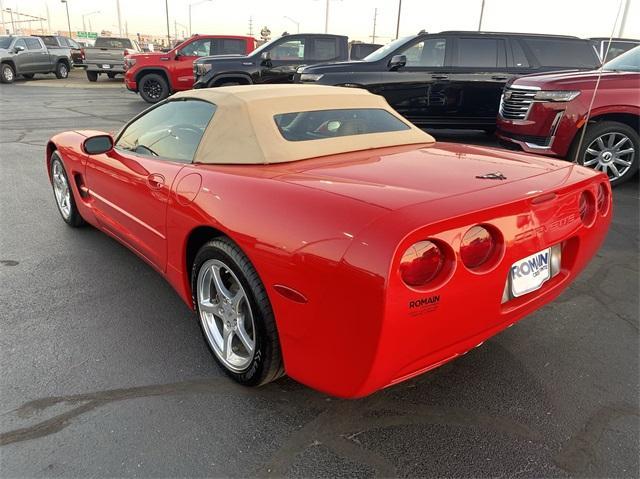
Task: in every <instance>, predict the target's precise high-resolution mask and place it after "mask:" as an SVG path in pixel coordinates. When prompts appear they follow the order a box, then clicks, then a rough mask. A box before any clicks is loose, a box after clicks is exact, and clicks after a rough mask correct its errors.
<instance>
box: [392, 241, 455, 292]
mask: <svg viewBox="0 0 640 479" xmlns="http://www.w3.org/2000/svg"><path fill="white" fill-rule="evenodd" d="M443 264H444V253H443V252H442V250H441V249H440V248H439V247H438V245H437V244H435V243H434V242H433V241H419V242H417V243H416V244H414V245H413V246H411V247H410V248H409V249H408V250H407V251H405V253H404V255H402V259H401V260H400V276H401V277H402V281H404V282H405V283H406V284H408V285H409V286H424V285H425V284H427V283H428V282H429V281H431V280H433V279H434V278H435V277H436V276H438V273H439V272H440V271H441V270H442V265H443Z"/></svg>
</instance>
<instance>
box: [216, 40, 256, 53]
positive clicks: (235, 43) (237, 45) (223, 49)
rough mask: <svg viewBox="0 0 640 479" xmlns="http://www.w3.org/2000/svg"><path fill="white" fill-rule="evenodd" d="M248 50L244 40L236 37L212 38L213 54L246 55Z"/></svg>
mask: <svg viewBox="0 0 640 479" xmlns="http://www.w3.org/2000/svg"><path fill="white" fill-rule="evenodd" d="M246 51H247V50H246V43H245V41H244V40H240V39H234V38H213V39H212V40H211V55H234V54H240V55H244V54H245V53H246Z"/></svg>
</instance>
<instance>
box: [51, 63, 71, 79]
mask: <svg viewBox="0 0 640 479" xmlns="http://www.w3.org/2000/svg"><path fill="white" fill-rule="evenodd" d="M54 73H55V74H56V78H57V79H58V80H63V79H65V78H68V77H69V65H67V64H66V63H65V62H58V63H57V64H56V71H55V72H54Z"/></svg>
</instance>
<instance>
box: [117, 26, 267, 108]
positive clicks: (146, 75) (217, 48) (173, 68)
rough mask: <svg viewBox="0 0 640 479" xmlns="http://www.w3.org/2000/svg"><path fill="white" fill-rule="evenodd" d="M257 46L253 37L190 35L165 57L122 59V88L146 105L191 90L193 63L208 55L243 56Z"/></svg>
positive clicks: (154, 55)
mask: <svg viewBox="0 0 640 479" xmlns="http://www.w3.org/2000/svg"><path fill="white" fill-rule="evenodd" d="M256 46H257V41H256V39H255V38H253V37H243V36H235V35H194V36H192V37H191V38H189V39H187V40H185V41H184V42H182V43H181V44H179V45H177V46H176V47H174V48H173V49H172V50H170V51H169V52H167V53H139V54H135V55H128V56H126V57H125V59H124V66H125V69H126V72H125V74H124V81H125V85H126V87H127V88H128V89H129V90H131V91H135V92H138V93H140V96H141V97H142V98H143V99H144V100H145V101H147V102H149V103H156V102H159V101H160V100H164V99H165V98H167V97H168V96H169V95H171V94H172V93H174V92H176V91H182V90H190V89H191V88H192V87H193V62H194V60H197V59H198V58H200V57H208V56H211V55H228V56H233V55H238V56H240V55H246V54H248V53H250V52H252V51H253V50H255V48H256Z"/></svg>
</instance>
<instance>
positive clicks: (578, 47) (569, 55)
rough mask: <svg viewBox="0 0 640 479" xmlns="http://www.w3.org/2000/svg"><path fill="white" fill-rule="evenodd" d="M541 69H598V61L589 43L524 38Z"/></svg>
mask: <svg viewBox="0 0 640 479" xmlns="http://www.w3.org/2000/svg"><path fill="white" fill-rule="evenodd" d="M522 41H523V42H524V43H525V45H526V46H528V47H529V48H530V49H531V51H532V52H533V54H534V55H535V57H536V59H537V60H538V62H539V63H540V66H543V67H564V68H567V67H569V68H598V67H599V66H600V61H599V59H598V56H597V54H596V52H595V50H594V49H593V46H592V45H591V43H590V42H587V41H576V40H562V39H557V38H525V39H523V40H522Z"/></svg>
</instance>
